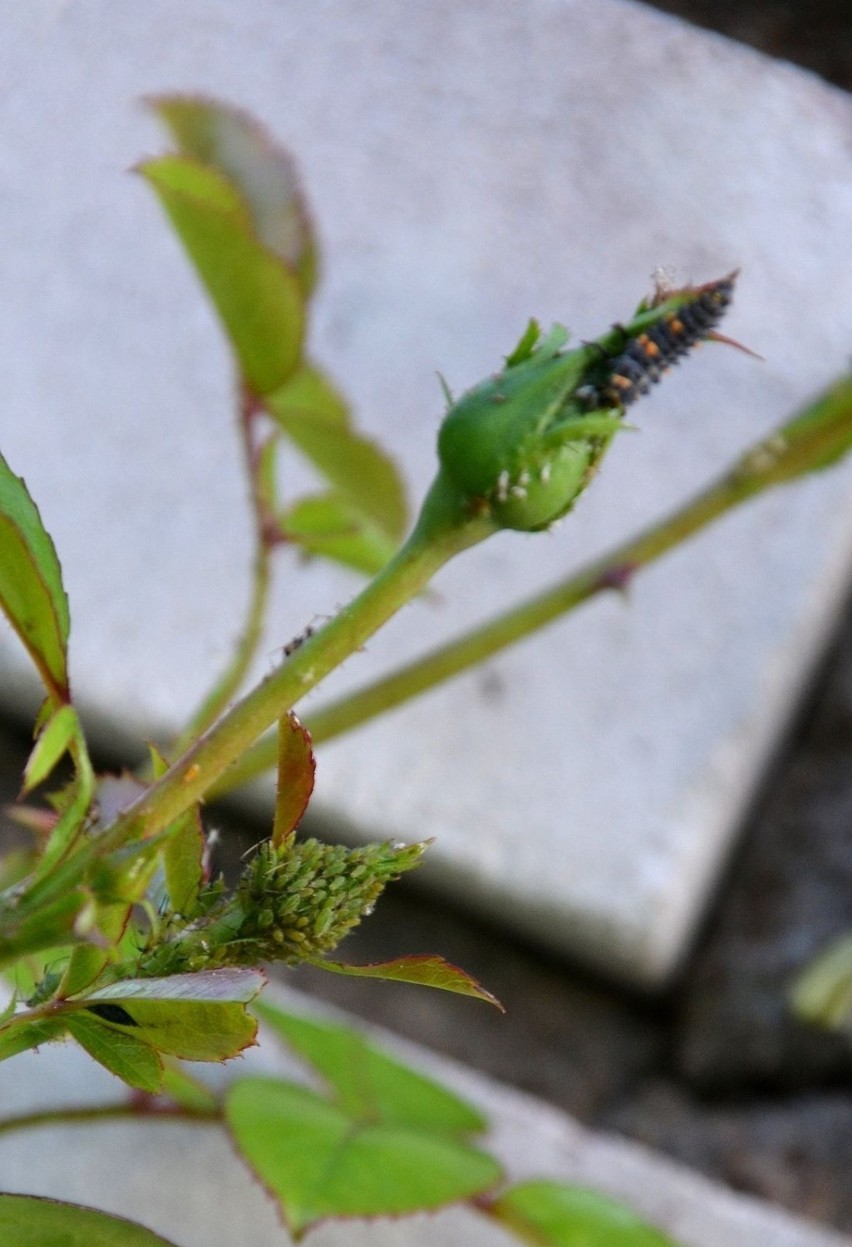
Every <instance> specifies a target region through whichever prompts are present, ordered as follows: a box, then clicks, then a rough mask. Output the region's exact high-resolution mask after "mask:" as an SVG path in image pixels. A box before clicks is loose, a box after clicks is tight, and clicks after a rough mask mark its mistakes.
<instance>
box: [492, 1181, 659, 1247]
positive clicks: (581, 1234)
mask: <svg viewBox="0 0 852 1247" xmlns="http://www.w3.org/2000/svg"><path fill="white" fill-rule="evenodd" d="M491 1211H492V1212H493V1213H494V1214H495V1215H496V1216H497V1218H498V1219H499V1220H500V1221H503V1222H505V1223H506V1225H508V1226H510V1227H511V1228H512V1229H513V1230H514V1231H515V1232H516V1233H518V1234H519V1235H520V1236H521V1237H522V1238H523V1239H524V1241H525V1242H530V1243H536V1244H539V1245H540V1247H675V1244H674V1242H673V1240H672V1239H670V1238H668V1237H667V1236H666V1235H665V1234H661V1233H660V1231H659V1230H655V1229H653V1227H652V1226H650V1225H648V1224H647V1223H646V1222H644V1221H640V1219H639V1218H638V1217H637V1216H636V1215H635V1214H634V1213H632V1212H631V1211H630V1210H629V1209H627V1208H625V1207H624V1206H623V1205H622V1204H618V1203H616V1202H615V1200H612V1199H608V1198H607V1197H606V1196H604V1195H598V1194H597V1193H596V1192H595V1191H587V1190H584V1189H583V1188H582V1187H576V1186H570V1185H569V1184H568V1183H565V1182H548V1181H540V1182H521V1183H519V1184H518V1185H517V1186H513V1187H511V1188H510V1189H509V1190H508V1191H505V1192H504V1193H503V1194H502V1195H500V1197H499V1198H498V1199H496V1200H495V1201H494V1203H493V1205H492V1206H491Z"/></svg>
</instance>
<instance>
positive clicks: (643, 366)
mask: <svg viewBox="0 0 852 1247" xmlns="http://www.w3.org/2000/svg"><path fill="white" fill-rule="evenodd" d="M736 276H737V274H736V273H735V272H734V273H730V274H729V275H728V276H727V277H723V278H721V279H720V280H719V281H711V282H708V283H707V285H706V286H696V287H695V288H694V290H693V291H692V293H693V295H694V297H693V298H692V299H690V300H689V302H687V303H684V304H682V306H681V307H679V308H678V309H677V311H676V312H669V313H668V314H667V315H666V316H664V317H663V318H662V320H659V321H657V323H656V324H655V325H651V327H650V328H649V329H646V330H644V332H642V333H639V334H637V335H636V337H635V338H631V339H630V341H629V342H628V344H627V346H626V347H625V348H624V350H623V351H621V352H620V354H618V355H617V356H616V357H615V359H614V360H613V361H612V364H611V367H610V373H609V376H608V377H607V379H606V380H605V381H604V382H603V384H602V385H601V387H600V389H599V390H598V402H599V403H600V405H601V406H602V407H603V406H611V407H627V406H629V405H630V403H633V402H635V401H636V399H637V398H639V397H640V396H641V395H642V394H647V393H648V390H649V389H650V388H651V386H652V385H654V383H655V382H657V381H659V379H660V377H661V376H662V375H663V373H664V372H665V371H666V369H667V368H671V366H672V364H676V363H677V362H678V360H679V359H681V358H682V357H683V356H684V355H685V354H686V353H687V351H689V350H691V349H692V347H694V346H695V344H696V343H697V342H700V341H701V340H702V338H707V337H709V336H710V335H711V334H712V332H713V330H714V329H715V327H716V325H717V324H718V323H719V321H720V320H721V319H722V317H723V316H724V314H725V312H726V311H727V310H728V307H729V306H730V303H731V299H732V298H733V294H734V282H735V280H736Z"/></svg>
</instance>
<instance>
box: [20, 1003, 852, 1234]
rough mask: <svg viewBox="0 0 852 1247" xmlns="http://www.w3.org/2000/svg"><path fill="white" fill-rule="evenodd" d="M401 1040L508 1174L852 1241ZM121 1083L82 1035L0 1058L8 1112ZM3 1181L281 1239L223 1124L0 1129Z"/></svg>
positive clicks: (679, 1223)
mask: <svg viewBox="0 0 852 1247" xmlns="http://www.w3.org/2000/svg"><path fill="white" fill-rule="evenodd" d="M283 1002H284V1003H285V1004H286V1005H288V1006H289V1007H293V1008H302V1009H304V1008H305V1001H304V1000H303V999H300V998H299V997H298V996H296V995H295V994H294V993H287V994H285V995H284V996H283ZM314 1007H315V1006H314ZM383 1038H384V1039H385V1040H386V1041H387V1042H390V1041H389V1040H388V1037H387V1036H386V1035H385V1036H383ZM394 1042H395V1043H396V1045H397V1046H398V1047H401V1051H402V1055H403V1057H404V1059H408V1060H414V1061H416V1063H417V1064H418V1066H419V1067H421V1068H424V1069H425V1070H427V1071H429V1072H432V1073H433V1074H435V1075H437V1076H438V1077H440V1078H441V1079H442V1080H444V1081H446V1082H447V1083H448V1084H449V1085H450V1086H453V1087H455V1088H456V1089H457V1090H458V1091H460V1092H461V1093H462V1094H464V1095H465V1096H467V1097H468V1098H469V1099H470V1100H471V1101H472V1102H474V1103H476V1104H477V1105H478V1106H479V1107H480V1108H484V1109H485V1110H486V1111H487V1113H488V1114H489V1118H490V1121H491V1126H492V1130H491V1134H490V1138H489V1146H491V1147H493V1149H494V1151H495V1153H496V1155H498V1156H499V1157H500V1159H501V1161H502V1162H503V1164H504V1166H505V1168H506V1172H507V1174H508V1176H509V1177H510V1179H521V1178H526V1177H533V1176H539V1177H552V1178H558V1179H561V1180H563V1181H571V1182H576V1183H578V1184H581V1185H583V1186H588V1187H591V1188H593V1189H595V1190H598V1191H601V1192H603V1193H606V1194H609V1195H611V1196H613V1197H615V1198H618V1199H621V1200H623V1201H625V1202H627V1203H628V1204H629V1205H630V1206H632V1207H633V1208H634V1209H635V1210H636V1211H637V1212H639V1213H641V1214H642V1215H644V1216H645V1217H647V1218H649V1219H650V1220H652V1221H653V1222H654V1223H656V1224H658V1225H660V1226H661V1227H662V1228H664V1229H666V1230H667V1231H668V1232H669V1233H670V1234H671V1235H672V1236H673V1237H674V1238H675V1239H676V1240H677V1241H678V1242H679V1243H680V1244H682V1247H719V1244H721V1243H724V1244H725V1247H849V1244H850V1242H852V1240H850V1239H848V1238H846V1237H845V1236H843V1235H840V1234H836V1233H834V1232H832V1231H830V1230H825V1229H822V1228H819V1227H817V1226H815V1225H811V1224H809V1223H807V1222H805V1221H802V1220H799V1219H797V1218H793V1217H789V1216H788V1215H787V1214H784V1213H781V1212H779V1211H777V1210H775V1209H773V1208H771V1207H770V1206H768V1205H766V1204H762V1203H760V1202H759V1201H757V1200H753V1199H749V1198H746V1197H744V1196H740V1195H735V1194H732V1193H730V1192H727V1191H725V1190H724V1189H723V1188H721V1187H717V1186H714V1185H713V1184H711V1183H709V1182H707V1181H706V1180H705V1179H703V1178H700V1177H698V1176H696V1175H695V1174H691V1173H689V1172H688V1171H687V1170H685V1169H683V1168H681V1167H680V1166H678V1165H676V1164H673V1163H672V1162H670V1161H667V1160H663V1159H661V1158H658V1157H655V1156H653V1155H652V1154H651V1153H650V1152H648V1151H647V1150H646V1149H644V1148H642V1147H641V1146H638V1145H637V1144H633V1143H628V1142H626V1141H623V1140H619V1139H617V1138H614V1137H611V1136H606V1135H601V1134H595V1133H592V1132H591V1131H587V1130H585V1129H583V1128H582V1127H581V1126H579V1125H578V1124H577V1123H576V1122H574V1121H572V1120H571V1119H570V1118H567V1117H565V1116H564V1115H562V1114H560V1113H558V1112H556V1111H555V1110H554V1109H552V1108H549V1107H547V1106H546V1105H544V1104H542V1103H540V1102H539V1101H536V1100H533V1099H531V1098H529V1097H526V1096H523V1095H521V1094H520V1093H519V1092H516V1091H512V1090H510V1089H508V1088H506V1087H502V1086H500V1085H499V1084H497V1083H494V1082H490V1081H488V1080H486V1079H484V1078H482V1077H480V1076H478V1075H476V1074H473V1073H471V1072H470V1071H465V1070H462V1069H461V1068H460V1067H458V1066H454V1065H452V1064H450V1063H449V1062H446V1061H443V1060H438V1059H437V1058H435V1057H434V1056H433V1055H430V1054H427V1053H426V1052H424V1051H423V1050H422V1049H416V1048H414V1047H413V1046H411V1045H399V1041H394ZM237 1068H238V1070H240V1071H242V1072H247V1071H249V1070H253V1071H255V1072H257V1071H258V1070H267V1071H277V1072H280V1073H283V1074H285V1075H287V1076H299V1075H298V1067H296V1066H295V1065H294V1062H293V1061H292V1060H291V1059H288V1058H286V1057H284V1056H282V1055H281V1054H280V1053H279V1052H278V1050H277V1048H276V1047H275V1045H274V1044H272V1043H267V1042H262V1043H261V1046H260V1049H255V1050H252V1051H250V1052H249V1053H247V1054H246V1055H245V1057H243V1058H241V1060H240V1061H239V1062H238V1063H237ZM117 1091H118V1092H120V1091H121V1088H120V1086H119V1084H117V1083H116V1081H115V1080H114V1079H113V1078H112V1077H111V1076H110V1075H108V1074H106V1073H105V1072H104V1071H103V1070H101V1069H99V1068H98V1067H96V1066H95V1065H94V1064H93V1062H91V1061H90V1060H89V1058H88V1057H87V1056H86V1055H85V1054H84V1053H83V1052H82V1051H81V1050H80V1049H78V1048H77V1047H76V1046H74V1045H59V1046H51V1045H48V1046H47V1047H46V1048H44V1049H43V1050H42V1051H41V1052H39V1053H36V1054H32V1053H30V1054H26V1055H25V1056H21V1057H17V1058H15V1060H14V1061H8V1062H4V1063H3V1064H2V1065H0V1103H2V1105H3V1112H4V1114H8V1113H15V1112H25V1111H33V1110H35V1109H37V1108H39V1107H41V1106H46V1105H51V1106H53V1105H55V1104H57V1103H59V1104H74V1105H83V1104H86V1103H103V1102H105V1101H107V1100H114V1099H115V1098H116V1092H117ZM0 1189H3V1190H6V1191H16V1192H28V1193H31V1194H42V1195H50V1196H54V1197H56V1198H64V1199H70V1200H73V1201H75V1202H81V1203H86V1204H89V1205H93V1206H97V1207H101V1208H103V1209H104V1210H106V1211H111V1212H115V1213H118V1214H121V1215H124V1216H129V1217H131V1218H135V1219H139V1220H141V1221H142V1222H143V1223H144V1224H147V1225H148V1226H149V1227H150V1228H152V1229H155V1230H157V1231H159V1232H160V1233H162V1234H164V1235H167V1236H171V1237H173V1238H174V1239H175V1241H176V1242H178V1243H180V1245H181V1247H202V1245H203V1247H231V1244H233V1243H234V1242H251V1243H252V1244H253V1247H277V1245H278V1244H280V1243H282V1242H283V1241H286V1235H285V1234H284V1232H283V1231H282V1230H281V1228H280V1226H279V1225H278V1224H277V1222H276V1218H275V1215H274V1212H273V1209H272V1206H271V1204H270V1203H269V1202H268V1201H267V1200H266V1199H265V1197H264V1195H263V1193H262V1191H261V1189H260V1187H259V1186H258V1184H257V1183H255V1182H254V1181H253V1180H251V1179H250V1178H249V1176H248V1175H247V1174H246V1173H244V1172H242V1170H241V1168H240V1166H239V1165H238V1164H237V1163H236V1162H235V1160H234V1157H233V1154H232V1153H231V1152H230V1149H229V1148H228V1145H227V1142H226V1140H225V1137H224V1135H223V1134H221V1133H219V1132H217V1131H214V1130H212V1129H207V1128H205V1127H200V1126H192V1127H186V1126H181V1125H178V1124H175V1123H166V1124H158V1123H156V1122H138V1121H137V1122H129V1123H110V1124H100V1125H95V1126H88V1127H80V1126H73V1125H68V1126H62V1127H60V1128H58V1129H57V1128H39V1129H35V1130H29V1131H25V1132H21V1133H19V1134H9V1135H5V1136H2V1137H0ZM154 1192H156V1195H154ZM310 1241H311V1243H312V1245H316V1247H342V1245H343V1244H346V1245H347V1247H352V1245H353V1244H354V1245H357V1247H360V1244H361V1243H363V1244H364V1247H397V1244H400V1245H401V1244H405V1245H406V1247H427V1245H428V1247H432V1245H433V1244H435V1243H441V1244H449V1245H451V1247H455V1245H456V1244H458V1245H459V1247H461V1245H462V1244H464V1245H465V1247H509V1245H510V1244H512V1243H517V1240H516V1239H514V1238H512V1237H510V1236H509V1235H507V1234H505V1233H504V1232H503V1231H502V1230H499V1229H497V1228H495V1227H494V1226H493V1225H491V1224H490V1223H488V1222H487V1221H485V1220H484V1219H483V1218H481V1217H479V1216H477V1215H476V1214H475V1213H474V1212H472V1211H471V1210H469V1209H449V1210H447V1211H445V1212H442V1213H439V1214H436V1215H434V1216H428V1217H418V1218H413V1219H405V1220H402V1221H397V1222H392V1221H375V1222H372V1223H370V1224H368V1225H367V1224H364V1223H358V1222H353V1223H349V1224H344V1225H343V1226H334V1225H331V1224H329V1225H327V1226H324V1227H321V1228H320V1229H319V1230H317V1231H316V1232H315V1233H313V1234H311V1236H310Z"/></svg>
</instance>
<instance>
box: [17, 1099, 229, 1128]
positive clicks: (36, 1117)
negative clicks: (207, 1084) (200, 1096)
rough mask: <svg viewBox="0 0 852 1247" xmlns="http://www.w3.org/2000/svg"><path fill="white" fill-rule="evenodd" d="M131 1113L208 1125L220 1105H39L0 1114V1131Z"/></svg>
mask: <svg viewBox="0 0 852 1247" xmlns="http://www.w3.org/2000/svg"><path fill="white" fill-rule="evenodd" d="M127 1117H132V1118H134V1119H135V1120H137V1121H139V1120H143V1121H146V1122H161V1121H174V1122H179V1123H180V1124H181V1125H186V1123H187V1122H189V1123H197V1124H198V1125H202V1126H203V1125H208V1124H209V1123H210V1122H220V1121H221V1120H222V1114H221V1112H220V1110H219V1109H215V1108H212V1109H188V1108H185V1107H182V1106H176V1107H175V1108H163V1109H161V1108H157V1109H147V1108H141V1107H139V1106H138V1105H134V1104H127V1103H124V1104H93V1105H81V1106H79V1107H77V1108H50V1109H41V1110H39V1111H37V1112H34V1113H20V1114H18V1115H17V1116H15V1117H4V1118H0V1134H11V1133H12V1132H13V1131H15V1130H32V1129H33V1128H35V1127H38V1126H73V1125H76V1124H77V1123H81V1122H86V1123H91V1122H99V1121H118V1120H120V1119H121V1118H127Z"/></svg>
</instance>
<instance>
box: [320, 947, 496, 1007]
mask: <svg viewBox="0 0 852 1247" xmlns="http://www.w3.org/2000/svg"><path fill="white" fill-rule="evenodd" d="M312 964H313V965H316V966H319V967H320V969H322V970H331V972H332V974H351V975H354V976H355V977H356V978H366V979H394V980H395V981H396V982H397V983H417V984H419V985H420V986H421V987H437V988H438V989H439V990H440V991H444V992H457V993H458V994H459V995H460V996H475V997H476V998H477V999H478V1000H485V1001H486V1002H487V1003H488V1004H490V1005H494V1006H495V1007H496V1008H498V1009H499V1010H500V1012H501V1013H505V1009H504V1008H503V1006H502V1005H501V1004H500V1001H499V1000H498V999H497V997H496V996H493V995H492V994H491V992H490V991H488V990H487V988H485V987H483V986H482V984H481V983H477V981H476V979H474V978H472V977H471V976H470V975H469V974H468V973H467V971H466V970H460V969H459V967H458V966H454V965H452V964H451V963H450V962H449V961H445V960H444V958H443V957H439V956H438V955H437V953H414V954H412V955H410V956H408V957H394V958H393V960H392V961H378V962H376V963H375V964H373V965H363V966H353V965H347V964H346V963H344V962H342V961H328V960H326V958H325V957H322V958H319V957H318V958H316V959H315V960H314V961H313V963H312Z"/></svg>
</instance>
